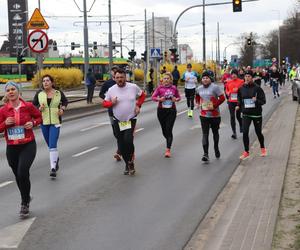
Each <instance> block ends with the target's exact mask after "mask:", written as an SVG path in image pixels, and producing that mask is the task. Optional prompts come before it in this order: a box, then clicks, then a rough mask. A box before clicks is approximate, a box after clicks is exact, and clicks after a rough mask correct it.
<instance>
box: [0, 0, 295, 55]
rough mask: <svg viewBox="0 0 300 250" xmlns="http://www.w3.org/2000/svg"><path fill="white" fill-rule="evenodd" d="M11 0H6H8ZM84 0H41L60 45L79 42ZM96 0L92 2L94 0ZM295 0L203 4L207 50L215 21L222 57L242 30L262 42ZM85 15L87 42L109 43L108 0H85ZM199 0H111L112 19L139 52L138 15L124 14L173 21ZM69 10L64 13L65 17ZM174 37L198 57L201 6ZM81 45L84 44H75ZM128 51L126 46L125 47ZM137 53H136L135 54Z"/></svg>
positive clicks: (0, 24) (2, 6) (233, 50)
mask: <svg viewBox="0 0 300 250" xmlns="http://www.w3.org/2000/svg"><path fill="white" fill-rule="evenodd" d="M9 1H10V0H9ZM75 1H76V3H77V5H78V6H79V7H80V8H81V6H82V5H83V0H64V1H61V0H40V5H41V13H42V14H43V16H44V17H45V19H46V21H47V23H48V25H49V27H50V28H49V30H48V31H47V33H48V37H49V38H51V39H53V40H56V41H57V44H58V45H70V44H71V42H75V43H80V44H83V25H82V21H83V17H82V8H81V9H80V10H79V9H78V8H77V6H76V4H75ZM94 1H95V2H94ZM295 1H296V0H259V1H256V2H248V3H246V2H243V6H242V8H243V11H242V12H235V13H234V12H233V11H232V5H231V4H228V5H222V6H210V7H206V12H205V13H206V14H205V15H206V47H207V49H206V54H207V59H210V58H211V57H212V55H213V54H215V48H216V44H215V40H216V35H217V22H219V24H220V54H221V58H222V57H223V53H224V48H225V47H227V46H228V45H229V44H231V43H234V42H236V41H237V39H238V37H240V36H241V34H242V33H250V32H255V33H257V34H258V35H259V36H260V37H261V39H260V41H259V42H262V43H263V35H265V34H267V33H268V32H269V31H271V30H274V29H278V25H279V24H282V21H283V20H284V19H285V18H286V17H287V16H288V14H289V13H290V12H291V11H292V10H293V8H294V6H295ZM86 2H87V8H88V9H90V7H91V6H92V3H93V2H94V5H93V7H92V8H91V10H90V12H89V13H88V15H89V16H90V17H89V18H88V21H89V25H88V26H89V27H88V28H89V42H90V43H92V42H93V41H97V42H98V44H107V41H108V25H107V23H103V22H102V23H100V22H99V21H105V20H107V19H108V17H107V16H108V1H107V0H105V1H104V0H86ZM205 2H206V3H207V4H210V3H218V2H231V0H206V1H205ZM197 4H202V1H201V0H189V1H187V0H173V1H168V0H165V1H161V0H126V1H124V0H111V9H112V15H113V20H115V21H121V25H122V31H123V37H124V38H125V40H124V42H123V43H124V45H126V46H127V47H128V48H129V49H132V48H133V32H134V31H135V33H136V35H135V38H136V41H135V49H136V51H137V53H138V55H140V53H142V52H143V51H144V43H145V42H144V33H143V32H144V24H143V22H141V21H136V22H122V21H126V20H143V19H144V10H145V9H146V10H147V17H148V19H150V18H151V16H152V13H154V16H157V17H169V18H170V20H172V21H173V22H175V20H176V19H177V17H178V15H179V14H180V13H181V12H182V11H183V10H184V9H186V8H188V7H190V6H193V5H197ZM37 7H38V0H28V9H29V18H30V16H31V14H32V13H33V11H34V9H35V8H37ZM7 15H8V13H7V0H0V45H2V42H3V41H4V40H5V39H6V36H7V34H8V19H7ZM67 16H68V17H67ZM177 31H178V43H179V44H180V43H187V44H189V45H190V46H191V48H192V50H193V52H194V58H195V59H198V60H201V59H202V55H203V52H202V47H203V46H202V8H194V9H191V10H189V11H188V12H186V13H185V14H184V15H183V16H182V17H181V19H180V20H179V22H178V26H177ZM113 40H114V41H116V42H119V40H120V24H119V23H118V22H114V23H113ZM59 50H60V53H68V52H70V47H66V48H59ZM79 50H83V48H81V49H79ZM124 51H125V52H124V55H125V56H127V50H126V49H124ZM226 52H227V53H226V54H227V58H229V57H230V55H235V54H237V55H238V54H239V49H238V46H237V45H229V46H228V47H227V50H226ZM138 57H140V56H138Z"/></svg>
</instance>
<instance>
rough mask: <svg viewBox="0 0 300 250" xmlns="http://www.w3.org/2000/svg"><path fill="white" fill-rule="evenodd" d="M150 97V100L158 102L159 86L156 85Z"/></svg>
mask: <svg viewBox="0 0 300 250" xmlns="http://www.w3.org/2000/svg"><path fill="white" fill-rule="evenodd" d="M151 99H152V101H155V102H159V87H157V88H156V89H155V91H154V93H153V94H152V97H151Z"/></svg>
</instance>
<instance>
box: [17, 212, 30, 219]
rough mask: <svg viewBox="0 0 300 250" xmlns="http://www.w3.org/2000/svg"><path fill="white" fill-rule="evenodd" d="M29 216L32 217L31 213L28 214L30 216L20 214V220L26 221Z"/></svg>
mask: <svg viewBox="0 0 300 250" xmlns="http://www.w3.org/2000/svg"><path fill="white" fill-rule="evenodd" d="M29 215H30V213H28V214H19V217H20V219H22V220H23V219H26V218H28V217H29Z"/></svg>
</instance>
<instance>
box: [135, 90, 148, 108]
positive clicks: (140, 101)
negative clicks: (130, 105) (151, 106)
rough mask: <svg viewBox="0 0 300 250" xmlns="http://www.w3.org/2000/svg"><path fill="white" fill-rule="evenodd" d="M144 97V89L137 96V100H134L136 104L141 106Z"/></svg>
mask: <svg viewBox="0 0 300 250" xmlns="http://www.w3.org/2000/svg"><path fill="white" fill-rule="evenodd" d="M145 99H146V94H145V92H144V91H142V93H141V95H140V96H139V97H138V99H137V101H136V105H137V106H138V107H139V108H141V107H142V105H143V103H144V102H145Z"/></svg>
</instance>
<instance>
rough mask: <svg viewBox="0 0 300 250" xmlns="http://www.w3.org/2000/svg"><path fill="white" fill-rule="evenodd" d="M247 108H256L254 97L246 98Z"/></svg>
mask: <svg viewBox="0 0 300 250" xmlns="http://www.w3.org/2000/svg"><path fill="white" fill-rule="evenodd" d="M244 104H245V108H246V109H249V108H255V102H254V101H253V100H252V99H244Z"/></svg>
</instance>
